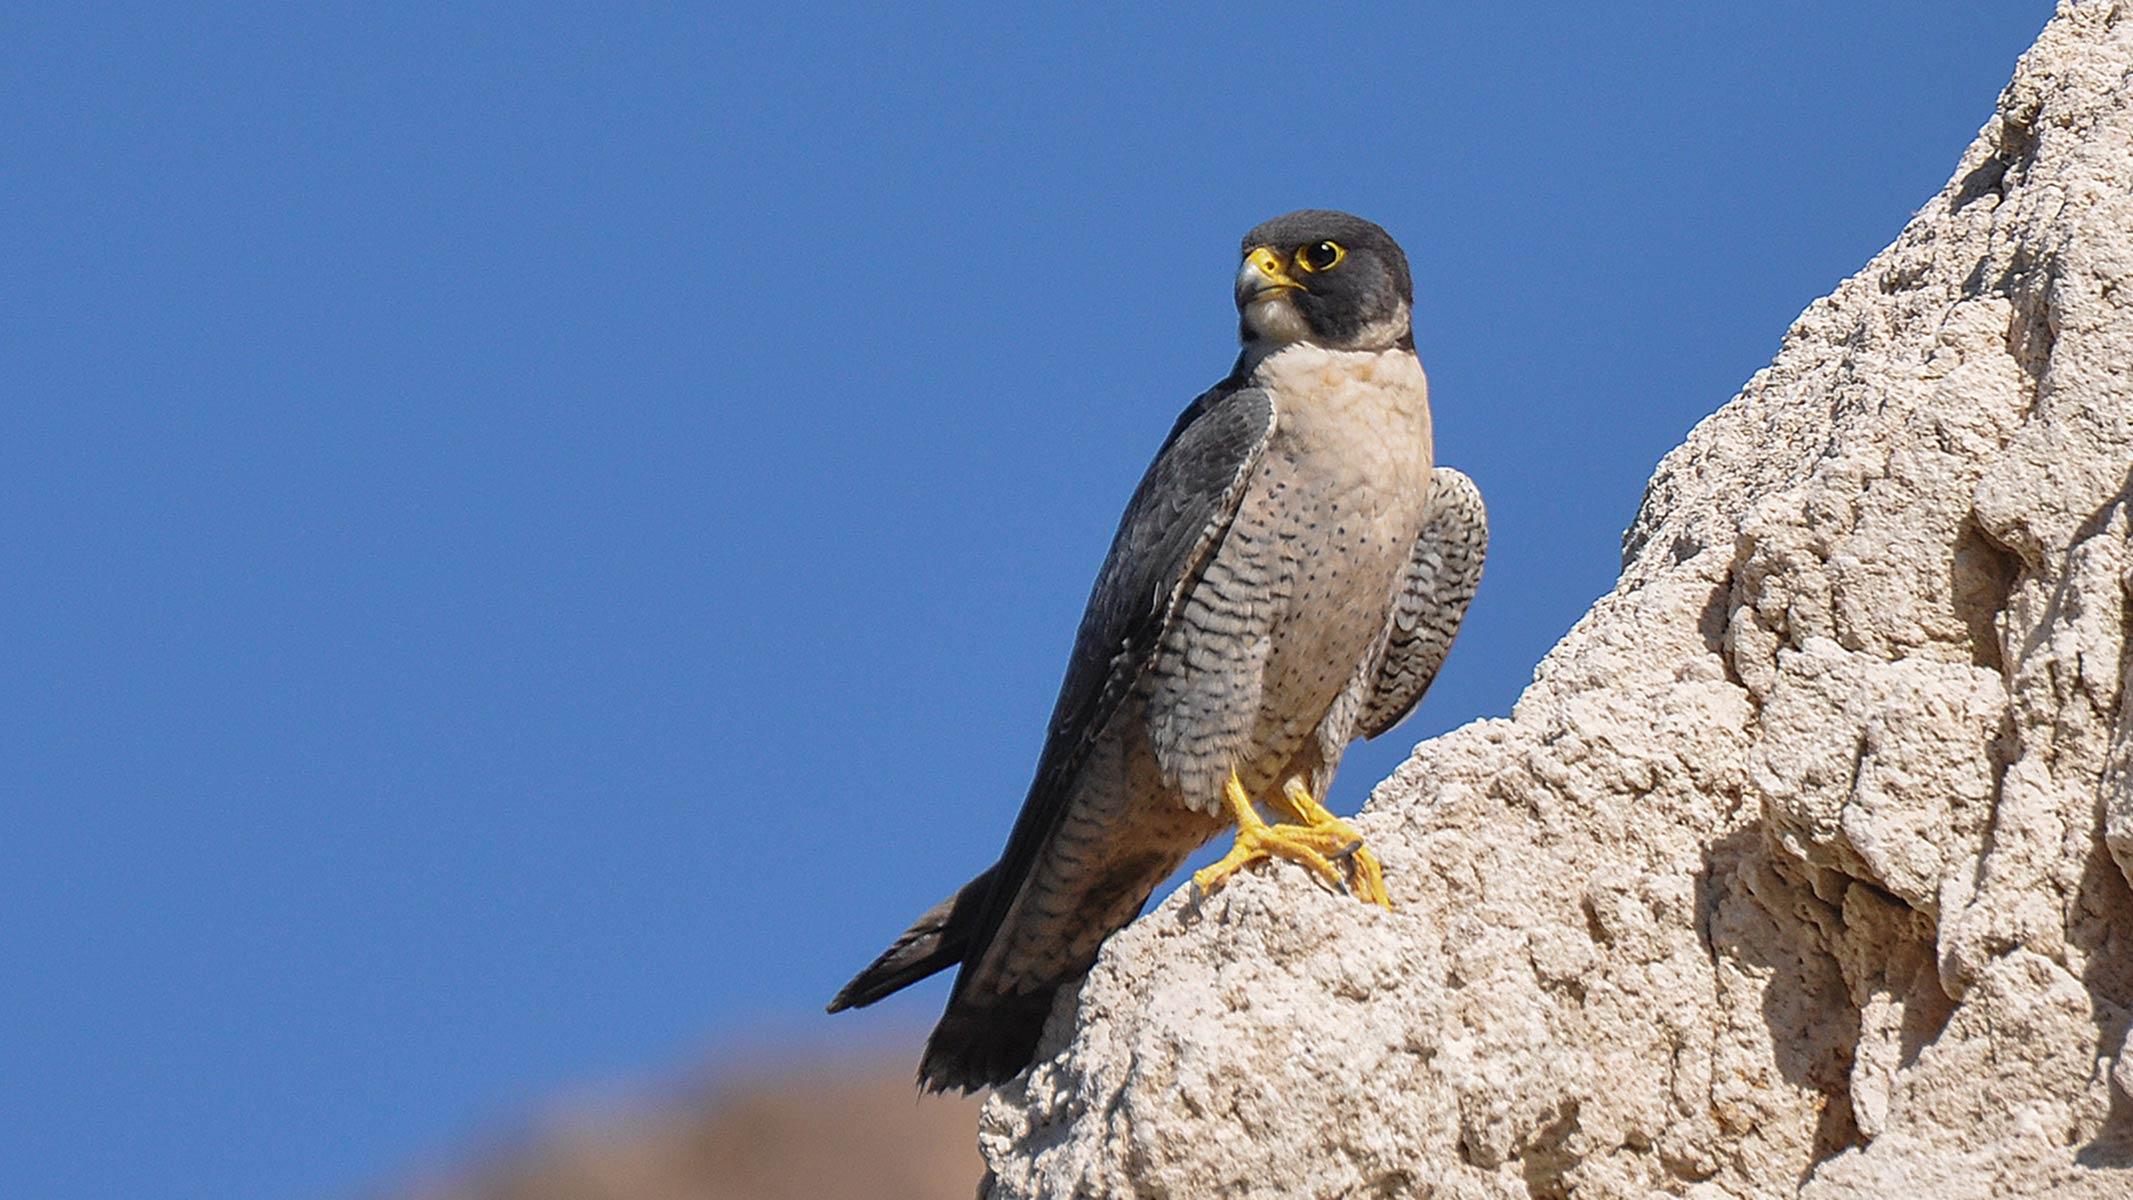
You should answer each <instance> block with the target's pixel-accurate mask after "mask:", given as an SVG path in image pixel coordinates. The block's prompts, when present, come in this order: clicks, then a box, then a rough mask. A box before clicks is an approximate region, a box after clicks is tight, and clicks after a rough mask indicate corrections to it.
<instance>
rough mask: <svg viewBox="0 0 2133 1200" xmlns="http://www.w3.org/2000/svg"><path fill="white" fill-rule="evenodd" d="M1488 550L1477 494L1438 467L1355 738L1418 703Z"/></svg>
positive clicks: (1395, 720)
mask: <svg viewBox="0 0 2133 1200" xmlns="http://www.w3.org/2000/svg"><path fill="white" fill-rule="evenodd" d="M1488 549H1489V514H1488V510H1487V509H1486V508H1485V507H1483V505H1482V503H1481V489H1480V488H1477V487H1475V486H1474V481H1473V480H1471V479H1469V478H1467V477H1466V475H1465V474H1464V473H1463V472H1460V471H1456V470H1453V469H1452V468H1450V467H1438V468H1437V469H1436V470H1435V471H1434V472H1433V473H1432V476H1431V480H1430V502H1429V519H1428V521H1426V522H1425V523H1424V524H1423V526H1422V534H1421V536H1420V537H1417V538H1416V539H1415V549H1414V553H1413V554H1412V555H1411V556H1409V558H1408V561H1407V571H1406V574H1405V576H1404V577H1403V578H1402V579H1401V583H1400V594H1399V596H1398V597H1397V598H1396V599H1395V600H1394V602H1393V608H1392V616H1391V618H1390V620H1389V622H1388V626H1389V627H1388V628H1387V630H1386V634H1385V651H1384V654H1383V655H1382V656H1381V657H1380V658H1379V660H1378V671H1377V679H1376V681H1375V684H1374V686H1373V688H1372V690H1371V692H1370V695H1369V697H1368V699H1367V700H1366V702H1365V704H1364V707H1363V713H1362V716H1361V718H1360V719H1359V720H1358V721H1357V723H1356V730H1357V732H1359V733H1361V734H1362V735H1363V736H1364V737H1373V738H1374V737H1376V736H1378V735H1379V734H1381V733H1384V732H1386V731H1387V730H1389V729H1391V728H1392V727H1393V726H1395V725H1398V724H1399V723H1400V722H1401V721H1402V720H1403V719H1405V718H1406V716H1407V714H1408V713H1410V712H1413V711H1414V708H1415V705H1417V704H1419V703H1421V700H1422V693H1424V692H1426V691H1428V690H1429V685H1430V681H1431V680H1433V679H1435V678H1436V677H1437V669H1438V668H1439V667H1441V666H1443V665H1444V656H1445V655H1446V654H1449V653H1450V652H1451V648H1452V639H1453V638H1454V637H1456V636H1458V633H1459V624H1460V622H1461V621H1462V620H1464V619H1465V617H1466V610H1467V605H1468V604H1470V603H1471V602H1472V601H1473V599H1474V590H1475V589H1476V588H1478V587H1479V586H1481V564H1482V560H1483V559H1484V558H1485V557H1487V554H1488Z"/></svg>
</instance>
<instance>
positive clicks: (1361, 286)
mask: <svg viewBox="0 0 2133 1200" xmlns="http://www.w3.org/2000/svg"><path fill="white" fill-rule="evenodd" d="M1413 308H1414V282H1413V280H1412V279H1410V277H1409V276H1408V273H1407V255H1405V254H1403V253H1401V252H1400V244H1399V243H1398V242H1395V241H1393V240H1392V235H1391V234H1389V233H1386V232H1385V231H1384V230H1383V229H1381V228H1379V227H1378V226H1376V225H1374V224H1372V223H1371V222H1369V221H1365V220H1364V219H1363V218H1361V217H1355V216H1350V215H1349V214H1347V213H1344V212H1333V211H1331V210H1328V209H1321V208H1307V209H1304V210H1302V211H1301V212H1292V213H1290V214H1289V215H1288V216H1285V217H1275V218H1274V219H1273V220H1271V221H1268V222H1267V223H1265V224H1264V225H1261V226H1259V227H1258V228H1257V229H1254V230H1252V231H1251V232H1250V233H1248V234H1246V235H1244V265H1243V266H1241V267H1239V268H1238V269H1237V313H1238V316H1239V318H1240V320H1239V330H1238V336H1240V337H1242V338H1243V339H1244V342H1245V345H1246V346H1247V347H1258V348H1262V349H1266V350H1272V349H1274V348H1277V347H1279V346H1282V345H1286V344H1288V343H1290V342H1308V343H1310V344H1312V345H1315V346H1323V347H1326V348H1327V349H1330V350H1388V349H1391V348H1392V347H1394V346H1404V347H1408V348H1412V347H1413V346H1414V329H1413V324H1412V316H1411V314H1412V311H1413Z"/></svg>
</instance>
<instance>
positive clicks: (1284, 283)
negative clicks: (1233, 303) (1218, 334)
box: [1237, 246, 1304, 308]
mask: <svg viewBox="0 0 2133 1200" xmlns="http://www.w3.org/2000/svg"><path fill="white" fill-rule="evenodd" d="M1303 290H1304V285H1302V284H1300V283H1298V282H1296V280H1294V279H1293V278H1291V277H1290V276H1289V272H1288V269H1287V267H1286V266H1285V265H1284V264H1283V263H1282V261H1281V256H1280V255H1278V254H1276V253H1274V252H1273V251H1272V250H1270V249H1268V248H1267V247H1265V246H1255V247H1253V248H1252V252H1251V253H1250V254H1247V255H1245V256H1244V265H1243V266H1240V267H1238V268H1237V307H1238V308H1243V307H1245V306H1246V305H1249V304H1256V303H1258V302H1259V301H1261V300H1271V299H1273V298H1274V297H1275V296H1278V295H1280V294H1281V293H1283V292H1300V291H1303Z"/></svg>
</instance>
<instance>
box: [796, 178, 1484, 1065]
mask: <svg viewBox="0 0 2133 1200" xmlns="http://www.w3.org/2000/svg"><path fill="white" fill-rule="evenodd" d="M1243 258H1244V261H1243V263H1242V265H1241V266H1240V267H1239V269H1238V272H1237V286H1236V299H1237V310H1238V313H1239V317H1240V321H1239V326H1240V328H1239V336H1240V337H1241V339H1242V341H1243V343H1244V346H1243V351H1242V353H1241V354H1239V355H1238V357H1237V361H1236V365H1235V366H1234V367H1232V368H1231V369H1230V372H1229V375H1228V376H1227V377H1225V378H1224V379H1223V380H1222V382H1220V383H1218V384H1216V385H1215V386H1214V387H1212V388H1209V389H1208V390H1207V391H1205V392H1203V393H1201V394H1200V395H1199V396H1198V397H1197V398H1195V399H1194V400H1193V402H1192V403H1191V404H1189V405H1187V406H1186V408H1185V412H1184V413H1183V415H1181V416H1180V417H1179V418H1178V422H1177V425H1176V426H1175V427H1174V428H1173V429H1172V430H1171V431H1170V437H1169V438H1168V439H1167V440H1166V441H1164V443H1163V446H1162V449H1161V450H1160V451H1158V452H1157V454H1156V457H1155V462H1154V464H1153V465H1152V466H1150V467H1149V468H1148V473H1147V474H1146V475H1145V476H1143V477H1142V479H1141V483H1140V486H1139V487H1138V488H1137V489H1135V491H1134V493H1133V499H1132V500H1131V501H1130V502H1129V503H1128V504H1127V506H1126V514H1125V517H1124V518H1123V519H1122V520H1121V521H1120V522H1119V526H1118V533H1117V535H1116V537H1115V538H1114V539H1113V541H1112V543H1111V552H1110V555H1109V556H1108V557H1107V558H1106V559H1105V560H1104V564H1103V568H1102V570H1100V571H1099V572H1098V573H1097V576H1096V585H1095V588H1094V589H1093V590H1092V591H1091V593H1090V595H1089V604H1088V609H1087V611H1086V612H1085V613H1084V614H1083V616H1082V619H1081V630H1080V633H1079V635H1078V636H1077V637H1076V638H1075V642H1074V651H1073V655H1072V657H1071V658H1070V659H1069V660H1068V662H1067V670H1066V680H1065V682H1064V683H1063V684H1062V685H1061V686H1060V689H1059V700H1058V703H1057V705H1056V707H1055V708H1054V709H1053V713H1052V721H1051V727H1050V729H1049V730H1048V731H1047V732H1046V736H1045V741H1044V750H1043V753H1042V755H1041V756H1040V758H1039V759H1038V763H1037V771H1036V778H1035V779H1034V780H1033V781H1032V782H1031V784H1030V789H1029V794H1028V797H1027V798H1026V799H1025V800H1024V801H1023V804H1022V813H1021V815H1020V816H1019V817H1017V818H1016V819H1015V826H1014V831H1013V832H1012V833H1010V834H1009V835H1008V838H1007V847H1006V849H1005V850H1003V851H1002V852H1001V855H1000V859H999V861H998V862H996V863H994V864H993V865H992V866H991V867H989V868H987V869H986V870H985V871H984V872H983V873H981V874H980V875H979V876H978V877H977V878H976V879H973V880H971V881H970V882H969V883H967V884H965V885H964V886H963V888H962V889H961V890H960V891H958V892H956V894H955V895H953V896H950V897H949V898H948V899H946V900H943V901H942V902H941V903H940V904H938V905H935V906H934V907H933V908H932V909H931V910H929V911H928V912H927V913H926V914H925V915H924V916H921V917H920V918H919V919H918V921H917V922H916V923H915V924H913V925H912V926H911V928H910V929H908V930H906V931H905V932H904V934H903V935H902V936H901V937H899V938H897V939H896V941H895V942H894V943H893V944H892V945H890V947H889V948H888V949H887V950H886V951H884V952H883V953H882V955H881V957H880V958H878V959H876V960H875V961H874V962H873V963H872V964H871V965H869V966H868V967H867V968H866V969H865V970H864V971H861V972H860V973H859V975H858V976H857V977H856V978H854V979H853V980H852V981H851V982H850V983H848V984H846V985H845V987H844V990H843V991H841V992H839V993H838V994H837V998H836V999H835V1000H833V1001H832V1002H831V1003H830V1006H829V1010H830V1011H831V1012H837V1011H839V1010H842V1009H846V1008H852V1007H856V1006H859V1005H865V1004H872V1003H873V1002H874V1001H876V1000H879V999H881V998H882V997H883V996H886V995H888V994H890V993H891V992H894V991H896V990H897V989H899V988H902V987H905V986H907V985H909V984H911V983H914V982H916V981H918V980H920V979H923V978H925V977H927V976H928V975H931V974H933V973H934V972H936V971H940V970H943V969H945V968H947V967H950V966H955V967H957V968H958V971H957V974H956V979H955V987H954V990H953V991H952V993H951V994H950V996H949V1000H948V1009H947V1011H946V1012H945V1013H944V1014H943V1015H942V1016H941V1020H940V1024H939V1025H938V1026H936V1027H935V1028H934V1031H933V1035H932V1037H931V1038H929V1039H928V1040H927V1043H926V1052H925V1057H924V1059H923V1061H922V1062H921V1064H920V1066H919V1081H920V1083H921V1085H922V1086H924V1087H926V1088H929V1089H931V1090H935V1091H944V1090H946V1089H949V1088H960V1089H962V1090H964V1091H971V1090H974V1089H976V1088H980V1087H984V1086H987V1085H991V1084H998V1083H1003V1082H1005V1081H1006V1080H1008V1079H1010V1078H1013V1077H1014V1075H1015V1074H1016V1073H1017V1072H1019V1071H1021V1070H1022V1069H1023V1068H1024V1067H1026V1066H1028V1065H1029V1062H1030V1059H1031V1057H1032V1056H1033V1055H1034V1053H1035V1051H1036V1045H1037V1039H1038V1037H1039V1035H1040V1034H1041V1033H1042V1032H1043V1029H1044V1022H1045V1019H1046V1016H1047V1015H1048V1014H1049V1013H1050V1011H1051V1008H1052V998H1053V996H1054V995H1055V994H1056V993H1057V992H1058V990H1059V989H1060V988H1062V987H1065V986H1068V985H1070V984H1072V983H1073V982H1074V981H1075V980H1076V979H1078V978H1080V977H1081V976H1082V975H1083V974H1084V973H1086V972H1087V971H1088V969H1089V966H1090V964H1091V963H1093V962H1094V961H1095V959H1096V951H1097V948H1098V947H1099V946H1100V945H1101V944H1102V943H1103V940H1104V939H1105V938H1106V937H1109V936H1110V935H1111V934H1112V933H1113V932H1114V931H1116V930H1118V929H1119V928H1121V927H1123V926H1124V925H1125V924H1126V923H1127V922H1129V921H1131V920H1132V919H1133V918H1134V917H1135V916H1136V915H1137V914H1138V913H1139V912H1140V910H1141V906H1142V905H1143V904H1144V903H1146V902H1147V899H1148V895H1149V893H1150V892H1151V891H1153V890H1154V888H1155V886H1156V884H1158V883H1160V882H1162V880H1163V879H1164V878H1165V877H1166V876H1168V875H1169V874H1170V873H1171V872H1172V871H1175V870H1176V869H1177V868H1178V865H1179V864H1180V863H1182V862H1183V861H1184V860H1185V858H1186V856H1187V855H1189V854H1190V853H1191V852H1192V851H1193V850H1194V849H1196V848H1198V847H1199V846H1200V845H1202V844H1203V843H1205V842H1206V841H1207V840H1208V839H1209V838H1211V837H1213V836H1214V835H1216V834H1217V833H1219V832H1221V830H1222V829H1223V828H1225V827H1227V826H1232V825H1234V826H1235V827H1236V843H1235V845H1234V846H1233V847H1232V849H1231V850H1230V852H1229V854H1228V855H1227V856H1226V857H1225V858H1223V859H1222V860H1221V861H1220V862H1217V863H1215V864H1214V865H1213V866H1210V867H1208V868H1207V869H1206V870H1204V871H1201V872H1199V873H1197V874H1196V875H1194V876H1193V881H1194V883H1195V884H1196V885H1197V886H1198V887H1199V888H1201V889H1202V890H1203V891H1211V890H1212V889H1214V888H1215V887H1216V886H1218V885H1219V884H1220V883H1221V882H1222V881H1223V880H1224V879H1226V878H1227V877H1228V876H1229V875H1231V874H1233V873H1234V872H1236V871H1237V870H1239V869H1240V868H1242V867H1243V866H1245V865H1246V864H1248V863H1251V862H1254V861H1257V860H1259V859H1263V858H1268V857H1279V858H1285V859H1289V860H1291V861H1293V862H1296V863H1299V864H1301V865H1302V866H1303V867H1305V868H1306V869H1307V870H1309V871H1310V872H1311V873H1312V874H1314V875H1315V876H1316V877H1317V878H1318V879H1320V880H1321V881H1323V882H1325V883H1326V884H1328V885H1329V886H1332V887H1334V888H1345V889H1346V890H1347V891H1348V892H1349V893H1350V894H1352V895H1354V896H1356V897H1358V898H1359V899H1362V900H1364V901H1367V902H1370V903H1375V904H1379V905H1385V906H1387V907H1389V906H1390V904H1389V900H1388V898H1387V895H1386V892H1385V884H1384V878H1383V873H1382V871H1381V869H1380V867H1379V864H1378V860H1377V858H1376V857H1375V856H1374V855H1373V854H1371V852H1370V851H1369V849H1367V848H1366V847H1365V846H1364V845H1363V839H1362V837H1361V835H1360V834H1358V833H1357V832H1356V831H1355V829H1354V828H1353V827H1351V826H1350V825H1348V824H1347V823H1346V822H1344V821H1342V820H1341V819H1339V818H1338V817H1335V816H1334V815H1333V814H1332V813H1330V812H1328V811H1326V809H1325V807H1324V806H1323V805H1322V804H1321V803H1320V802H1319V799H1318V798H1319V797H1321V796H1323V795H1325V792H1326V787H1327V785H1328V784H1329V783H1331V782H1332V779H1333V773H1334V771H1335V769H1336V768H1337V767H1339V765H1340V760H1341V754H1342V753H1343V752H1344V751H1345V750H1346V749H1347V746H1348V743H1349V742H1350V741H1351V740H1353V739H1354V738H1356V737H1358V736H1361V737H1376V736H1377V735H1378V734H1381V733H1384V732H1385V731H1386V730H1388V729H1391V728H1392V727H1393V726H1394V725H1395V724H1397V723H1398V722H1399V721H1400V720H1401V718H1403V717H1404V716H1406V715H1407V713H1408V712H1409V711H1410V710H1412V709H1413V708H1414V706H1415V704H1416V702H1417V701H1419V700H1420V699H1421V698H1422V693H1423V691H1424V690H1425V689H1426V688H1428V686H1429V683H1430V680H1431V679H1432V678H1433V677H1434V676H1435V675H1436V673H1437V668H1438V667H1439V666H1440V665H1442V664H1443V662H1444V656H1445V654H1446V652H1447V651H1448V650H1450V648H1451V642H1452V637H1453V635H1454V634H1456V633H1457V632H1458V629H1459V622H1460V619H1461V618H1462V617H1463V616H1465V614H1466V608H1467V604H1468V602H1469V601H1470V600H1472V599H1473V595H1474V589H1475V587H1476V585H1477V584H1478V583H1479V582H1480V578H1481V562H1482V556H1483V553H1484V551H1485V549H1486V546H1487V542H1488V523H1487V518H1486V515H1485V514H1484V512H1483V509H1482V505H1481V494H1480V492H1479V491H1477V490H1476V489H1475V487H1474V484H1473V481H1472V480H1470V479H1468V478H1467V477H1466V476H1465V475H1462V474H1460V473H1459V472H1458V471H1454V470H1451V469H1449V468H1444V467H1436V468H1434V469H1432V452H1431V436H1430V412H1429V388H1428V384H1427V382H1426V380H1425V379H1424V377H1423V374H1422V365H1421V363H1420V362H1419V361H1417V360H1416V358H1415V344H1414V332H1413V327H1412V322H1411V312H1412V308H1413V297H1414V289H1413V284H1412V282H1411V280H1410V278H1409V275H1408V267H1407V256H1406V255H1405V254H1404V253H1402V252H1401V250H1400V247H1399V245H1398V244H1397V243H1395V242H1394V241H1393V240H1392V238H1391V236H1390V235H1388V234H1387V233H1386V232H1385V231H1384V230H1383V229H1381V228H1379V227H1378V226H1376V225H1374V224H1372V223H1371V222H1369V221H1365V220H1363V219H1361V218H1360V217H1354V216H1350V215H1348V214H1346V213H1339V212H1329V211H1324V210H1306V211H1303V212H1295V213H1290V214H1289V215H1287V216H1285V217H1277V218H1275V219H1274V220H1271V221H1268V222H1266V223H1265V224H1263V225H1261V226H1259V227H1258V228H1256V229H1254V230H1252V231H1251V233H1250V234H1248V235H1247V236H1246V237H1245V239H1244V253H1243ZM1262 806H1263V807H1264V808H1266V809H1267V810H1269V811H1270V812H1272V813H1274V814H1276V815H1277V817H1279V818H1281V819H1282V823H1279V824H1273V823H1269V822H1268V821H1267V820H1266V819H1265V818H1264V817H1262V816H1261V815H1260V813H1259V809H1260V808H1261V807H1262Z"/></svg>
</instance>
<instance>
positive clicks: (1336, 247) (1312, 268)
mask: <svg viewBox="0 0 2133 1200" xmlns="http://www.w3.org/2000/svg"><path fill="white" fill-rule="evenodd" d="M1347 257H1348V248H1347V247H1345V246H1343V245H1341V244H1340V243H1339V242H1314V243H1312V244H1311V245H1308V246H1298V247H1297V248H1296V255H1295V258H1294V260H1293V261H1294V262H1295V263H1296V269H1297V270H1299V271H1302V272H1303V273H1304V274H1306V275H1316V274H1318V273H1319V272H1321V271H1330V270H1332V269H1333V268H1335V267H1337V266H1339V265H1341V260H1342V259H1344V258H1347Z"/></svg>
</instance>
